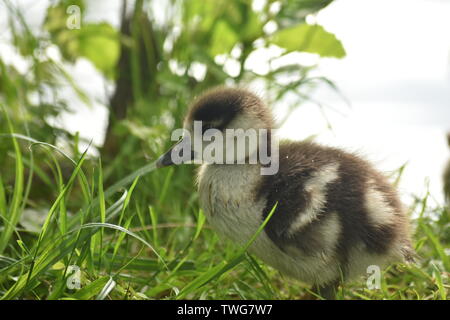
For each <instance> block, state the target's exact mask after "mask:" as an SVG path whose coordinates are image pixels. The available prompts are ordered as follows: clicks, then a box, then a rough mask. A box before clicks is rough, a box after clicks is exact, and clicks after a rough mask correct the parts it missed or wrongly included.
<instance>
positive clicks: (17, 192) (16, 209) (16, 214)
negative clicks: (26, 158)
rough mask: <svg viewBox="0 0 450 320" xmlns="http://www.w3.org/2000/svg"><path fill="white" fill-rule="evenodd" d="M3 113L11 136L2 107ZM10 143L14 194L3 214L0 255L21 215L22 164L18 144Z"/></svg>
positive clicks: (9, 122)
mask: <svg viewBox="0 0 450 320" xmlns="http://www.w3.org/2000/svg"><path fill="white" fill-rule="evenodd" d="M2 109H3V113H4V115H5V117H6V122H7V124H8V129H9V132H10V133H11V134H13V132H14V129H13V126H12V123H11V121H10V119H9V117H8V113H7V112H6V110H5V109H4V106H2ZM12 143H13V146H14V152H15V155H16V161H15V167H16V173H15V181H14V192H13V196H12V199H11V205H10V207H9V210H5V212H4V216H3V217H4V218H5V220H7V221H8V222H9V223H7V224H4V229H3V232H2V233H1V235H0V254H1V253H3V252H4V251H5V249H6V247H7V246H8V244H9V241H10V238H11V236H12V234H13V232H14V229H15V227H16V225H17V223H18V222H19V220H20V215H21V213H22V211H21V210H20V209H21V204H22V197H23V183H24V174H23V162H22V153H21V152H20V147H19V143H18V142H17V140H16V138H15V137H12ZM0 213H1V212H0Z"/></svg>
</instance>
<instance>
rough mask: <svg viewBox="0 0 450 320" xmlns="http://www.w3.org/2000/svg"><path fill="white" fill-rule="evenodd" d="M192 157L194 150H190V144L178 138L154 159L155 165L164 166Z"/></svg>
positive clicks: (186, 160) (189, 159) (184, 161)
mask: <svg viewBox="0 0 450 320" xmlns="http://www.w3.org/2000/svg"><path fill="white" fill-rule="evenodd" d="M186 150H187V151H186ZM194 157H195V152H194V151H191V147H190V144H187V142H186V141H184V140H180V141H179V142H177V143H176V144H175V145H174V146H173V147H172V148H170V149H169V150H168V151H167V152H166V153H164V154H163V155H162V156H160V157H159V158H158V160H156V167H157V168H164V167H168V166H171V165H174V164H176V165H178V164H181V163H186V162H189V161H192V160H194Z"/></svg>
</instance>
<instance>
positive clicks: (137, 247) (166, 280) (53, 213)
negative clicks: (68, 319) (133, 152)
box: [0, 124, 450, 300]
mask: <svg viewBox="0 0 450 320" xmlns="http://www.w3.org/2000/svg"><path fill="white" fill-rule="evenodd" d="M10 131H11V133H12V132H13V128H12V125H11V124H10ZM0 139H1V140H2V143H10V144H11V149H10V150H11V153H10V154H9V155H8V156H9V157H10V158H11V159H14V168H1V169H0V213H1V220H2V223H1V225H2V227H1V228H2V229H1V235H0V253H1V255H0V297H1V298H2V299H185V298H187V299H315V298H316V297H315V296H314V295H313V294H312V293H311V292H310V291H309V287H308V286H307V285H305V284H302V283H300V282H297V281H295V280H290V279H287V278H284V277H283V276H282V275H280V274H279V273H278V272H277V271H275V270H274V269H272V268H270V267H268V266H265V265H264V264H263V263H261V262H260V261H259V260H258V259H257V258H255V257H253V256H251V255H249V254H247V253H246V248H247V246H245V247H244V248H238V247H236V246H234V245H233V244H231V243H229V242H226V241H219V239H218V237H217V235H216V234H215V233H214V231H212V230H211V229H210V228H209V227H208V224H207V222H206V220H205V216H204V215H203V213H202V212H201V210H200V209H199V208H198V204H197V193H196V191H194V188H195V186H194V184H193V182H192V180H191V179H190V177H191V176H192V172H191V171H190V170H191V169H189V168H188V167H179V168H177V169H176V170H174V168H168V169H162V170H154V165H153V164H152V163H150V164H146V165H144V166H142V167H141V168H140V169H138V170H134V171H133V172H130V173H129V175H127V176H125V177H124V178H123V179H121V180H118V181H113V182H109V183H108V185H109V186H108V185H107V183H106V181H105V178H104V170H103V168H102V165H101V161H100V160H99V159H93V158H92V157H90V156H88V155H87V154H86V153H82V154H81V155H79V156H78V158H77V159H71V158H70V157H69V156H68V155H67V154H65V153H63V152H62V150H59V149H58V148H56V147H54V146H50V145H47V144H40V143H38V142H37V141H34V140H33V139H31V138H29V137H25V136H20V135H11V134H9V135H8V134H5V135H3V136H2V137H1V138H0ZM30 144H32V145H33V147H29V146H30ZM37 152H39V155H40V156H39V157H40V161H39V164H42V165H43V164H44V163H45V164H46V165H47V166H48V167H49V168H50V170H44V169H45V168H44V167H40V168H39V167H37V166H36V163H37V162H36V161H35V160H33V159H35V158H36V155H35V153H37ZM43 158H45V159H46V160H48V161H43ZM62 164H65V165H67V164H70V166H71V170H70V174H69V175H68V178H67V177H66V178H64V175H63V169H62V167H63V166H62ZM12 170H14V178H13V179H9V180H7V179H6V177H7V176H8V175H11V173H12ZM46 172H47V173H46ZM48 172H50V173H51V174H50V173H48ZM7 181H12V182H11V183H8V182H7ZM38 181H41V182H42V183H43V185H44V187H42V186H41V187H42V188H47V189H46V190H47V191H48V199H49V200H48V203H46V202H45V201H41V202H37V201H34V200H32V199H31V198H30V192H32V191H33V190H34V187H35V186H34V184H35V183H37V182H38ZM430 202H431V200H430V197H429V194H428V193H427V194H426V195H425V196H424V197H421V198H417V200H416V201H415V202H414V203H413V204H411V207H410V211H411V214H413V213H415V214H414V216H417V217H418V218H417V219H415V220H414V224H415V227H416V228H415V234H414V241H415V247H416V249H417V252H418V254H419V256H420V257H419V259H418V263H417V264H415V265H395V266H391V267H389V268H388V269H387V270H385V271H384V273H383V277H382V281H381V288H380V289H378V290H369V289H367V288H366V285H365V279H361V281H356V282H354V283H349V284H345V286H343V287H342V288H340V289H339V292H338V299H390V300H391V299H447V297H448V295H449V287H450V285H449V281H448V278H449V277H448V276H449V272H450V264H449V258H448V252H449V247H450V246H449V244H450V232H449V225H450V218H449V211H448V208H444V207H433V206H431V205H430V204H429V203H430ZM25 209H27V210H25ZM42 210H45V213H46V214H45V219H44V220H43V223H42V224H41V225H40V230H33V229H30V228H27V227H26V226H24V225H22V224H21V223H20V221H21V218H23V215H25V214H34V212H38V211H42ZM272 212H273V211H272ZM268 218H270V216H269V217H268ZM266 222H267V220H266V221H265V222H264V223H266ZM263 226H264V224H263V225H262V226H261V228H260V230H259V231H258V233H259V232H261V230H262V228H263ZM258 233H257V234H255V237H256V236H257V235H258ZM70 266H78V267H79V268H80V270H81V289H79V290H76V289H69V288H68V286H67V281H68V279H69V277H70V276H71V275H72V274H71V273H70V272H69V270H70V269H71V268H72V267H70Z"/></svg>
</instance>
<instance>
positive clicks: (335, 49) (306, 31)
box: [271, 23, 345, 58]
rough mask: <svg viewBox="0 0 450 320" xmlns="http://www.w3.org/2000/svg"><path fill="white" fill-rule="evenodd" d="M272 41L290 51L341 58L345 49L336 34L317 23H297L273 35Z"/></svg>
mask: <svg viewBox="0 0 450 320" xmlns="http://www.w3.org/2000/svg"><path fill="white" fill-rule="evenodd" d="M271 42H272V43H274V44H276V45H277V46H279V47H282V48H284V49H286V50H287V51H288V52H290V51H302V52H309V53H316V54H318V55H320V56H322V57H334V58H342V57H344V56H345V49H344V47H343V46H342V43H341V41H339V40H338V39H337V38H336V36H335V35H334V34H332V33H330V32H328V31H326V30H325V29H324V28H323V27H322V26H319V25H308V24H304V23H302V24H298V25H296V26H293V27H290V28H286V29H282V30H280V31H278V32H276V33H275V34H274V35H273V38H272V41H271Z"/></svg>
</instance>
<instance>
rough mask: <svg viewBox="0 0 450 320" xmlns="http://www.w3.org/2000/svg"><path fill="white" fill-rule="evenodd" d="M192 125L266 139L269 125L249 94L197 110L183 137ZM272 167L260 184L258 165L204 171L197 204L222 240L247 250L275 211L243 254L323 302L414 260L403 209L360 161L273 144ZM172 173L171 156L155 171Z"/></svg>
mask: <svg viewBox="0 0 450 320" xmlns="http://www.w3.org/2000/svg"><path fill="white" fill-rule="evenodd" d="M193 121H202V127H203V129H204V130H203V132H204V131H205V130H207V129H208V128H215V129H218V130H220V131H221V132H224V131H225V129H238V128H241V129H262V128H264V129H268V130H272V129H273V123H274V120H273V116H272V114H271V111H270V109H269V108H267V107H266V106H265V105H264V103H263V102H262V101H261V100H260V99H259V98H258V97H257V96H256V95H254V94H252V93H250V92H248V91H246V90H244V89H230V88H219V89H214V90H211V91H209V92H207V93H205V94H204V95H202V96H201V97H200V98H198V99H197V100H196V101H194V103H193V104H192V106H191V108H190V110H189V113H188V115H187V117H186V120H185V129H186V130H188V131H189V132H192V130H193ZM271 139H276V137H275V136H272V137H271ZM269 145H270V144H269ZM224 150H225V152H226V150H228V149H224ZM197 156H198V155H197ZM274 159H275V160H274V161H278V166H279V170H278V172H277V173H276V174H274V175H264V176H263V175H261V174H260V170H259V169H260V167H261V165H260V164H256V165H255V164H239V165H238V164H235V165H228V164H217V163H204V164H202V165H201V167H200V170H199V174H198V184H199V193H200V205H201V207H202V208H203V210H204V211H205V214H206V215H207V218H208V221H209V223H210V224H211V225H212V226H213V227H214V228H215V229H216V230H217V232H218V233H219V234H221V235H223V236H224V237H226V238H229V239H231V240H233V241H235V242H237V243H238V244H241V245H242V244H245V243H246V242H247V241H248V240H249V239H250V238H251V236H252V235H253V234H254V233H255V232H256V230H257V229H258V227H259V226H260V225H261V223H262V222H263V221H264V219H265V218H266V217H267V215H268V214H269V212H270V211H271V210H272V208H273V207H274V206H275V204H277V207H276V211H275V213H274V214H273V216H272V217H271V219H270V220H269V222H268V224H267V225H266V228H265V229H264V231H263V232H262V233H261V234H260V235H259V237H258V238H257V239H256V241H255V242H254V243H253V244H252V245H251V247H250V249H249V250H250V251H251V252H252V253H254V254H255V255H257V256H258V257H259V258H261V259H262V260H263V261H265V262H266V263H267V264H269V265H271V266H273V267H274V268H276V269H278V270H280V271H281V272H282V273H283V274H286V275H288V276H291V277H293V278H296V279H299V280H302V281H304V282H308V283H311V284H312V285H314V286H315V287H316V288H317V289H318V290H319V293H320V294H323V295H325V296H326V297H328V298H331V297H333V294H332V292H333V290H334V288H335V286H336V285H337V284H339V283H340V282H341V281H343V280H347V279H350V278H353V277H355V276H358V275H364V274H366V272H367V268H368V267H369V266H371V265H377V266H380V267H383V266H384V265H386V264H388V263H391V262H396V261H411V260H412V257H413V254H414V251H413V249H412V248H411V242H410V235H409V222H408V217H407V215H406V213H405V210H404V208H403V206H402V204H401V202H400V201H399V199H398V195H397V193H396V191H395V190H394V188H393V187H392V186H391V185H390V184H389V182H388V181H387V179H386V178H385V177H384V176H383V175H382V174H381V173H380V172H378V171H377V170H375V169H374V168H373V167H372V166H371V165H370V164H369V163H368V162H367V161H365V160H363V159H361V158H360V157H358V156H357V155H354V154H350V153H347V152H345V151H342V150H339V149H336V148H331V147H325V146H320V145H318V144H315V143H312V142H290V141H280V144H279V157H278V160H276V158H274ZM169 164H172V163H171V161H170V159H168V154H166V155H164V156H162V157H161V158H160V166H163V165H169Z"/></svg>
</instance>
